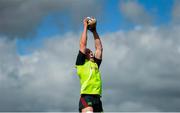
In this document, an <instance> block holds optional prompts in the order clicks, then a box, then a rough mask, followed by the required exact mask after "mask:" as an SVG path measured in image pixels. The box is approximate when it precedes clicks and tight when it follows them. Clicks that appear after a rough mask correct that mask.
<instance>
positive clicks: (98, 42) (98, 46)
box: [92, 29, 103, 59]
mask: <svg viewBox="0 0 180 113" xmlns="http://www.w3.org/2000/svg"><path fill="white" fill-rule="evenodd" d="M92 33H93V35H94V41H95V49H96V51H95V57H96V58H97V59H102V52H103V47H102V43H101V39H100V38H99V35H98V33H97V31H96V29H95V30H93V31H92Z"/></svg>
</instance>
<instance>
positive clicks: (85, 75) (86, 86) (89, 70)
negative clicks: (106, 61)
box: [76, 59, 102, 95]
mask: <svg viewBox="0 0 180 113" xmlns="http://www.w3.org/2000/svg"><path fill="white" fill-rule="evenodd" d="M76 68H77V74H78V76H79V78H80V83H81V94H98V95H101V92H102V82H101V75H100V71H99V69H98V65H97V64H96V63H95V62H93V61H90V60H87V59H85V63H84V64H83V65H76Z"/></svg>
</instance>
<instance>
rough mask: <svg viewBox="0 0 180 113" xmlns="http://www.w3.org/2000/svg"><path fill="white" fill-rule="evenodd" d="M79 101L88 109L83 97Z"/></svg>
mask: <svg viewBox="0 0 180 113" xmlns="http://www.w3.org/2000/svg"><path fill="white" fill-rule="evenodd" d="M80 100H81V102H82V104H83V106H84V107H85V108H86V107H88V104H87V102H86V101H85V99H84V98H83V97H81V98H80Z"/></svg>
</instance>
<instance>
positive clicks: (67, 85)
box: [0, 0, 180, 112]
mask: <svg viewBox="0 0 180 113" xmlns="http://www.w3.org/2000/svg"><path fill="white" fill-rule="evenodd" d="M179 12H180V1H179V0H0V112H4V111H16V112H18V111H33V112H38V111H42V112H44V111H51V112H55V111H59V112H78V102H79V96H80V95H79V92H80V84H79V78H78V76H77V74H76V69H75V66H74V65H75V61H76V57H77V54H78V51H79V39H80V36H81V33H82V30H83V24H82V21H83V18H84V17H86V16H94V17H95V18H96V19H97V31H98V33H99V35H100V37H101V40H102V43H103V62H102V64H101V67H100V71H101V76H102V80H103V94H102V102H103V107H104V111H107V112H124V111H128V112H133V111H136V112H140V111H142V112H154V111H155V112H166V111H168V112H179V111H180V107H179V105H180V82H179V80H180V60H179V58H180V38H179V36H180V21H179V20H180V13H179ZM88 47H89V48H91V49H92V50H94V41H93V38H92V34H91V33H90V32H88Z"/></svg>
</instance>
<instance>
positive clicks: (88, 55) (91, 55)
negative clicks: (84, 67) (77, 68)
mask: <svg viewBox="0 0 180 113" xmlns="http://www.w3.org/2000/svg"><path fill="white" fill-rule="evenodd" d="M85 55H86V58H87V59H88V60H90V59H93V58H94V54H93V52H92V51H91V50H90V49H89V48H86V50H85Z"/></svg>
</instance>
